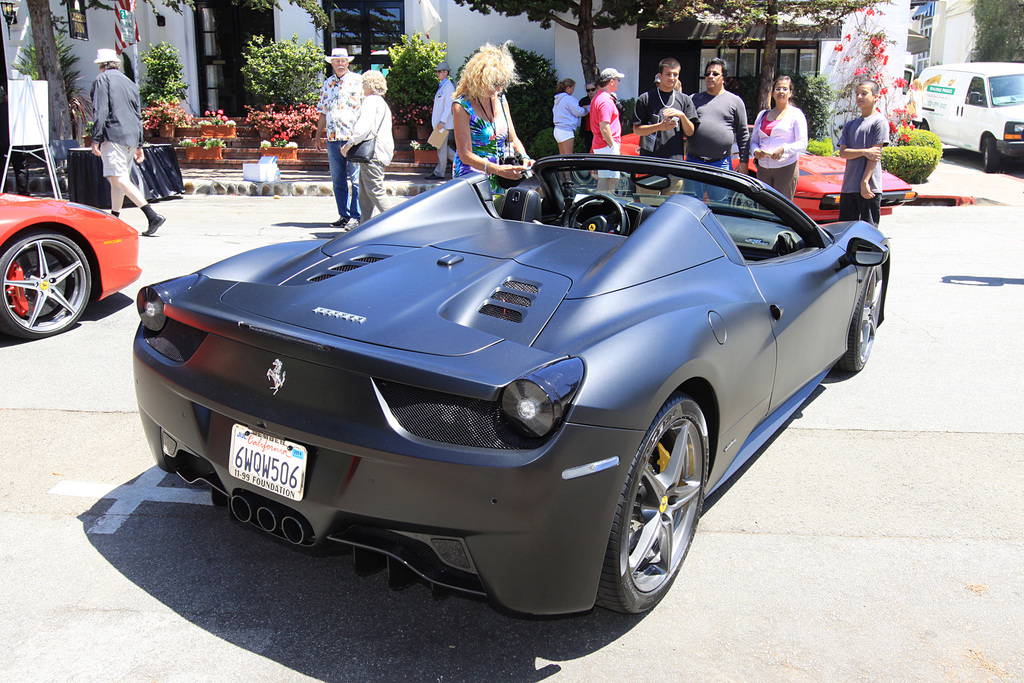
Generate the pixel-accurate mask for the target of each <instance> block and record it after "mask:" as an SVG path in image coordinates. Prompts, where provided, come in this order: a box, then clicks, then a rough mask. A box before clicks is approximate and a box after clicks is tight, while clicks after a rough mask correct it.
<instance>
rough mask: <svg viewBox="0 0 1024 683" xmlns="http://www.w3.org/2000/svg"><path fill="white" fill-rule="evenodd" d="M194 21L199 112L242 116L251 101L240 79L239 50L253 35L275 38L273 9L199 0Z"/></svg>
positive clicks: (220, 0) (214, 0) (227, 0)
mask: <svg viewBox="0 0 1024 683" xmlns="http://www.w3.org/2000/svg"><path fill="white" fill-rule="evenodd" d="M195 24H196V55H197V57H198V68H199V110H200V112H204V111H217V110H218V109H223V110H224V113H225V114H227V115H228V116H234V117H240V116H244V115H245V105H247V104H253V102H252V101H250V99H249V97H248V94H247V93H246V92H245V82H244V80H243V78H242V50H243V49H244V48H245V46H246V44H248V42H249V41H250V40H251V39H252V38H253V36H258V35H259V36H263V37H265V38H267V39H268V40H273V39H274V14H273V12H272V11H270V10H252V9H249V8H246V7H243V6H241V5H236V4H234V3H232V2H231V0H198V1H197V2H196V9H195Z"/></svg>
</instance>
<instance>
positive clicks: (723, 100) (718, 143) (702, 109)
mask: <svg viewBox="0 0 1024 683" xmlns="http://www.w3.org/2000/svg"><path fill="white" fill-rule="evenodd" d="M704 84H705V86H706V87H707V92H699V93H696V94H694V95H693V98H692V99H693V106H694V108H695V109H696V110H697V117H698V120H699V124H698V125H697V130H696V131H694V133H693V135H691V136H690V139H689V140H687V141H686V160H687V161H691V162H693V163H696V164H704V165H706V166H714V167H715V168H722V169H726V170H732V146H733V144H735V145H736V146H737V147H738V148H739V154H740V164H739V168H737V169H736V170H737V171H739V172H740V173H747V174H749V172H750V171H749V170H748V168H747V160H748V159H749V158H750V146H749V144H748V143H749V141H750V131H749V130H748V129H747V108H746V106H745V105H744V104H743V100H741V99H740V98H739V97H738V96H737V95H735V94H733V93H731V92H729V91H728V90H726V89H725V62H724V61H722V60H721V59H717V58H716V59H712V60H710V61H709V62H708V64H707V66H706V67H704ZM687 186H688V188H689V187H692V188H693V190H694V192H695V193H696V195H697V197H698V198H703V196H704V192H705V190H706V191H707V193H708V199H709V200H711V201H716V200H721V199H722V198H723V197H724V196H725V190H724V189H722V188H716V187H711V186H705V185H704V184H703V183H694V182H691V183H688V184H687ZM687 192H689V189H688V190H687Z"/></svg>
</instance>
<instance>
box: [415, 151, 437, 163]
mask: <svg viewBox="0 0 1024 683" xmlns="http://www.w3.org/2000/svg"><path fill="white" fill-rule="evenodd" d="M412 160H413V161H414V162H415V163H417V164H436V163H437V150H436V149H414V150H413V151H412Z"/></svg>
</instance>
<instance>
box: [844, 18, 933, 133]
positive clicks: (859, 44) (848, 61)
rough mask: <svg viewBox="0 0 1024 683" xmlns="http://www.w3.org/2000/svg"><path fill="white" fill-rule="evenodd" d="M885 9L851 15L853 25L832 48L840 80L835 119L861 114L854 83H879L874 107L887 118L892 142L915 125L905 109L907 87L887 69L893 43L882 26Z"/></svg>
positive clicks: (905, 82)
mask: <svg viewBox="0 0 1024 683" xmlns="http://www.w3.org/2000/svg"><path fill="white" fill-rule="evenodd" d="M883 16H884V12H882V11H881V10H879V9H876V8H873V7H869V8H867V9H863V10H859V11H857V12H854V14H853V28H852V30H851V31H850V32H849V33H847V34H846V35H844V36H843V37H842V39H841V40H840V41H839V42H838V43H837V44H836V46H835V47H834V48H833V55H832V59H833V60H834V67H835V74H836V75H837V77H838V79H837V80H838V81H839V83H841V84H842V85H841V86H840V88H839V98H838V103H837V105H836V117H837V120H844V121H845V120H848V119H850V118H853V117H854V116H859V115H860V109H859V108H858V107H857V105H856V101H857V100H856V97H855V94H854V93H855V91H856V88H857V84H858V83H860V82H861V81H864V80H872V81H875V82H876V83H878V86H879V94H878V98H877V99H876V100H875V108H876V110H877V111H879V112H881V113H882V114H883V115H884V116H885V117H886V118H887V119H888V120H889V135H890V139H891V141H892V142H893V143H894V144H897V143H899V140H900V137H901V136H902V135H904V134H909V131H911V130H913V128H914V126H913V123H911V117H910V115H909V114H908V113H907V109H906V96H905V95H904V93H903V89H904V88H906V87H907V81H906V80H905V79H904V78H901V77H896V76H893V74H892V73H891V72H890V71H889V70H888V69H887V68H886V67H887V66H888V64H889V55H888V54H887V50H888V48H889V47H890V46H892V45H895V44H896V41H895V40H890V39H889V37H888V36H887V35H886V32H885V28H884V27H883V26H882V17H883Z"/></svg>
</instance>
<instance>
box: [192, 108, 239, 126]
mask: <svg viewBox="0 0 1024 683" xmlns="http://www.w3.org/2000/svg"><path fill="white" fill-rule="evenodd" d="M196 125H197V126H233V125H235V122H234V121H232V120H231V119H229V118H228V117H227V116H225V114H224V110H223V109H218V110H217V111H209V110H207V111H205V112H203V115H202V116H201V117H200V118H198V119H196Z"/></svg>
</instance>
